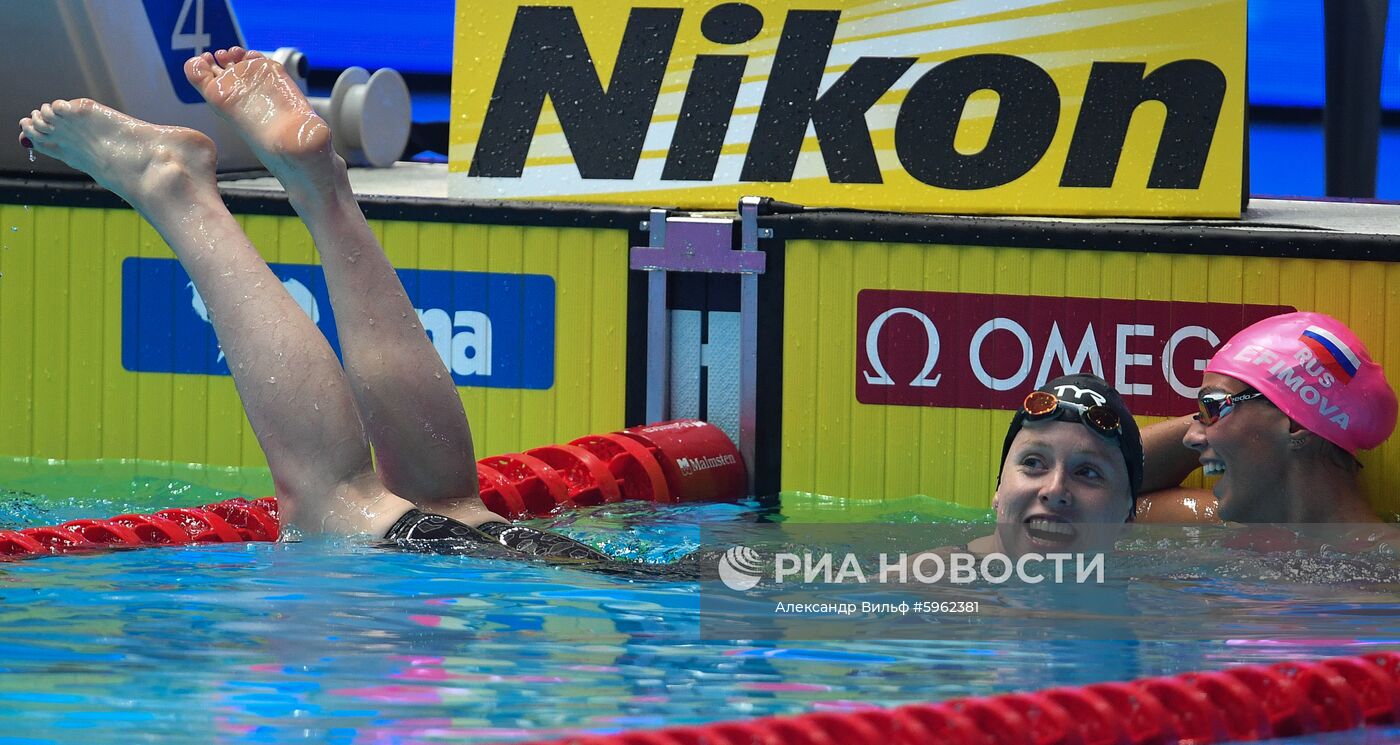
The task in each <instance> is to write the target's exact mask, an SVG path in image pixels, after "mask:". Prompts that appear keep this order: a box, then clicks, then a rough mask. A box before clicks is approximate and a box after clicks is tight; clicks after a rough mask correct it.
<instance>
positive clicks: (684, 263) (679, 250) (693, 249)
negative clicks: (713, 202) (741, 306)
mask: <svg viewBox="0 0 1400 745" xmlns="http://www.w3.org/2000/svg"><path fill="white" fill-rule="evenodd" d="M664 244H665V245H664V246H663V247H662V248H656V247H652V246H633V247H632V254H631V259H632V260H631V267H632V268H633V269H645V270H654V269H661V270H665V271H670V272H713V273H719V274H763V272H764V270H765V269H766V268H767V266H768V263H767V255H766V254H764V252H762V251H736V250H734V248H733V245H734V221H733V220H729V219H722V220H716V219H707V218H695V217H673V218H670V219H669V220H667V221H666V238H665V241H664Z"/></svg>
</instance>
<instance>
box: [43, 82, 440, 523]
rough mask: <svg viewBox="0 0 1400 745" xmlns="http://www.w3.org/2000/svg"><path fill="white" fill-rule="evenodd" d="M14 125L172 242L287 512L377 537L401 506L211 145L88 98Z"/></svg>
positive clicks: (344, 385)
mask: <svg viewBox="0 0 1400 745" xmlns="http://www.w3.org/2000/svg"><path fill="white" fill-rule="evenodd" d="M20 128H21V131H22V134H21V137H22V138H24V139H27V140H28V141H29V142H30V143H32V145H33V147H34V149H35V150H36V151H38V152H39V153H42V154H44V155H48V156H51V157H54V158H57V159H59V160H61V161H63V162H64V163H67V164H68V165H70V166H73V167H74V168H77V169H78V170H80V171H83V172H84V173H87V174H88V175H90V176H92V177H93V178H94V179H95V180H96V181H97V183H99V184H101V185H102V186H104V187H106V188H108V189H110V190H112V191H113V192H116V194H117V195H118V196H120V197H121V198H122V199H125V200H126V201H127V202H129V203H130V204H131V205H132V206H133V207H134V208H136V210H137V211H138V212H139V213H140V214H141V215H142V216H144V217H145V218H146V219H147V220H148V221H149V222H150V223H151V225H152V226H154V227H155V229H156V230H157V231H158V232H159V233H160V235H161V237H162V238H164V239H165V241H166V243H168V244H169V245H170V247H171V248H172V249H173V250H174V251H175V255H176V256H177V257H178V258H179V260H180V264H181V265H182V266H183V267H184V268H185V271H186V272H187V273H188V274H189V275H190V278H191V279H193V280H194V284H195V288H196V289H197V290H198V291H199V294H200V296H201V297H202V298H203V299H204V302H205V305H206V306H207V307H208V309H209V315H210V320H211V321H212V323H213V324H214V330H215V333H216V334H217V335H218V338H219V342H220V344H221V345H222V347H223V350H224V353H225V355H226V356H227V359H228V363H229V369H230V371H231V372H232V373H233V379H234V384H235V386H236V387H237V389H238V394H239V396H240V397H241V398H242V401H243V406H244V408H245V410H246V411H247V414H248V420H249V422H250V423H251V424H252V426H253V431H254V433H255V434H256V435H257V438H258V443H259V444H260V445H261V446H262V448H263V451H264V452H265V453H266V454H267V459H268V464H269V466H270V467H271V469H272V476H273V481H274V483H275V485H276V491H277V496H278V497H279V498H280V499H281V501H282V505H283V508H284V510H285V511H286V513H287V515H288V518H289V520H292V521H295V522H296V524H297V525H298V526H300V527H301V528H302V529H304V530H309V531H312V532H317V531H324V532H332V533H341V534H352V533H359V532H370V533H373V534H375V535H382V534H383V532H384V531H385V530H387V529H388V527H389V526H390V525H392V524H393V522H394V521H395V520H397V519H398V518H399V517H400V516H401V515H402V514H403V513H404V512H406V511H407V510H408V509H409V508H410V507H411V506H412V505H411V504H409V503H408V502H407V501H405V500H403V499H400V498H399V497H398V496H396V495H395V494H394V493H392V491H391V490H389V489H386V488H385V487H384V485H383V484H382V483H381V482H380V480H379V479H378V478H377V477H376V476H375V473H374V470H373V466H372V462H371V459H370V451H369V443H368V441H367V437H366V434H365V430H364V428H363V426H362V425H361V423H360V418H359V413H358V412H357V410H356V407H355V401H354V398H353V396H352V395H351V391H350V385H349V383H348V381H347V380H346V377H345V375H344V373H343V371H342V370H341V367H340V363H339V361H338V360H337V359H336V357H335V354H334V352H332V351H331V348H330V345H329V344H327V343H326V340H325V337H324V336H322V335H321V333H320V331H319V330H318V329H317V328H316V326H315V324H313V323H312V322H311V319H310V318H308V317H307V316H306V314H305V313H304V312H302V310H301V308H300V307H299V306H298V305H297V304H296V301H295V300H293V299H292V297H291V296H290V295H289V294H288V293H287V291H286V289H285V288H283V286H282V283H281V282H280V281H279V280H278V279H277V277H276V276H275V275H274V274H273V272H272V270H271V269H270V268H269V267H268V266H267V263H266V262H265V261H263V259H262V257H261V256H260V255H259V254H258V252H257V249H255V248H254V247H253V245H252V243H251V242H249V240H248V238H247V236H246V235H244V234H243V231H242V229H241V228H240V227H239V225H238V223H237V222H236V221H235V220H234V218H233V215H231V214H229V211H228V208H227V207H225V206H224V202H223V199H222V197H221V196H220V194H219V191H218V187H217V186H216V184H215V181H214V160H215V155H214V143H213V142H212V141H210V140H209V138H208V137H206V136H204V135H203V134H200V133H199V132H196V131H194V130H190V129H185V128H182V127H162V126H157V125H153V124H150V123H148V122H144V121H141V120H139V119H135V118H132V117H130V116H127V115H125V114H122V113H121V112H118V111H116V110H114V109H111V108H108V107H106V106H103V105H101V104H99V103H96V102H95V101H92V100H89V99H77V100H73V101H64V100H59V101H54V102H52V103H50V104H44V106H43V107H41V108H40V109H36V110H35V111H34V112H33V114H31V116H29V117H26V118H24V119H22V120H20Z"/></svg>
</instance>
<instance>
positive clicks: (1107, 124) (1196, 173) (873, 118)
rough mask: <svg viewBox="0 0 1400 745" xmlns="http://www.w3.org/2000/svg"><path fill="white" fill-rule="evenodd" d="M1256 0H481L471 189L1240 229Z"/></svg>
mask: <svg viewBox="0 0 1400 745" xmlns="http://www.w3.org/2000/svg"><path fill="white" fill-rule="evenodd" d="M1245 16H1246V11H1245V0H999V1H997V2H990V1H989V0H924V1H923V2H908V1H907V0H875V1H874V2H871V1H870V0H800V1H799V0H753V1H751V2H746V3H735V2H730V3H718V2H714V1H713V0H710V1H707V2H701V1H699V0H668V1H667V2H665V3H645V2H635V3H625V2H618V0H556V1H555V2H552V3H550V4H547V5H545V4H530V3H518V2H494V1H493V2H487V1H486V0H458V4H457V30H456V51H455V57H456V58H455V61H454V65H453V90H452V133H451V143H452V144H451V153H450V169H451V193H452V195H453V196H456V197H464V198H478V199H501V198H505V199H545V200H567V201H585V202H606V203H622V204H639V205H676V206H681V207H686V208H696V209H705V208H720V209H733V207H734V205H735V204H736V202H737V200H738V199H739V197H741V196H744V195H751V194H761V195H765V196H771V197H775V198H777V199H780V200H784V201H790V202H796V203H798V204H803V205H806V206H835V207H851V208H862V209H879V210H899V211H911V212H942V213H969V214H1038V215H1086V216H1088V215H1094V216H1198V217H1238V216H1239V213H1240V204H1241V180H1242V173H1243V169H1244V162H1243V158H1244V137H1245V124H1244V107H1245V20H1246V18H1245Z"/></svg>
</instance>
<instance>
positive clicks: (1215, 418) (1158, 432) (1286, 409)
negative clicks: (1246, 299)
mask: <svg viewBox="0 0 1400 745" xmlns="http://www.w3.org/2000/svg"><path fill="white" fill-rule="evenodd" d="M1197 404H1198V406H1199V408H1200V412H1199V413H1198V414H1196V415H1194V416H1192V417H1182V418H1180V419H1175V420H1172V421H1169V422H1163V423H1161V424H1157V425H1153V426H1151V427H1148V428H1147V429H1146V430H1144V432H1143V441H1144V446H1145V448H1146V449H1147V451H1148V457H1147V467H1148V469H1149V471H1151V470H1154V469H1155V470H1157V472H1158V473H1161V474H1171V473H1175V474H1178V475H1179V476H1183V477H1184V476H1185V475H1186V473H1188V472H1190V471H1191V470H1194V469H1195V467H1196V464H1197V462H1199V464H1200V465H1201V466H1202V467H1203V468H1204V470H1205V474H1206V475H1207V476H1218V477H1219V480H1218V481H1216V483H1215V489H1214V491H1215V496H1216V498H1217V499H1218V500H1219V508H1218V509H1219V512H1218V514H1219V516H1220V518H1222V519H1224V520H1230V521H1235V522H1250V523H1317V522H1373V521H1377V520H1379V519H1380V518H1379V517H1377V515H1376V513H1375V511H1374V510H1372V509H1371V506H1370V503H1369V501H1368V500H1367V499H1366V495H1365V493H1364V492H1363V491H1362V488H1361V483H1360V481H1359V479H1358V472H1359V470H1360V464H1359V463H1358V462H1357V460H1356V453H1357V451H1359V450H1369V449H1371V448H1374V447H1376V446H1378V445H1380V444H1381V443H1382V442H1384V441H1385V439H1386V438H1387V437H1389V436H1390V433H1391V431H1392V430H1394V429H1395V419H1396V398H1395V392H1394V391H1393V390H1392V389H1391V387H1390V384H1389V383H1387V382H1386V379H1385V374H1384V372H1383V371H1382V370H1381V367H1380V365H1379V364H1377V363H1376V362H1375V361H1374V360H1373V359H1372V358H1371V355H1370V353H1369V352H1368V351H1367V350H1366V346H1365V345H1364V344H1362V342H1361V340H1360V339H1359V338H1357V336H1356V335H1355V334H1353V333H1352V332H1351V329H1348V328H1347V327H1346V326H1345V325H1344V324H1342V323H1341V322H1340V321H1338V320H1337V319H1335V318H1332V317H1330V316H1326V315H1323V314H1321V313H1287V314H1284V315H1280V316H1274V317H1272V318H1266V319H1264V320H1262V321H1259V322H1258V323H1255V324H1254V325H1252V326H1250V327H1248V328H1246V329H1244V330H1243V331H1241V332H1239V333H1238V334H1236V335H1235V336H1234V337H1233V338H1231V339H1230V340H1229V341H1228V342H1226V343H1225V345H1224V346H1222V347H1221V348H1220V349H1218V350H1216V353H1215V356H1214V357H1212V358H1211V360H1210V362H1209V363H1208V364H1207V365H1206V370H1205V377H1204V378H1203V379H1202V381H1201V389H1200V392H1199V394H1198V397H1197ZM1178 438H1179V440H1180V442H1181V443H1182V444H1183V445H1185V448H1189V450H1188V449H1184V448H1181V447H1178V446H1176V445H1175V444H1174V443H1175V441H1176V440H1177V439H1178ZM1179 480H1180V479H1177V481H1179ZM1149 481H1153V482H1156V483H1161V482H1162V481H1169V479H1149ZM1181 491H1182V492H1185V491H1186V490H1181ZM1181 496H1182V494H1180V493H1178V494H1176V495H1175V497H1176V499H1178V500H1179V499H1180V498H1181Z"/></svg>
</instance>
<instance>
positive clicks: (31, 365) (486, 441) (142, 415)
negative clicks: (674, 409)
mask: <svg viewBox="0 0 1400 745" xmlns="http://www.w3.org/2000/svg"><path fill="white" fill-rule="evenodd" d="M237 219H238V220H239V222H240V223H241V224H242V225H243V228H244V230H245V231H246V232H247V234H248V236H249V237H250V238H251V239H252V241H253V243H254V245H256V246H257V247H258V249H259V250H260V251H261V252H262V254H263V256H264V258H266V259H267V260H268V261H269V262H270V263H287V264H315V263H317V257H316V254H315V250H314V246H313V244H312V241H311V237H310V235H309V234H308V232H307V231H306V229H305V227H304V226H303V225H302V223H301V222H300V220H298V219H297V218H295V217H282V216H274V215H238V216H237ZM370 226H371V227H372V229H373V230H374V232H375V234H376V235H377V236H378V237H379V239H380V240H381V241H382V242H383V244H384V247H385V251H386V252H387V253H388V256H389V260H390V261H391V262H392V263H393V264H394V266H395V267H398V268H401V269H426V270H451V271H473V272H498V273H528V274H542V275H548V276H550V277H552V278H553V279H554V281H555V292H556V294H555V299H556V305H555V343H556V349H555V354H554V364H555V370H554V384H553V386H552V387H550V388H548V389H545V390H514V389H505V388H476V387H461V388H459V389H458V391H459V393H460V394H461V397H462V401H463V403H464V405H465V406H466V410H467V415H468V419H469V421H470V422H471V426H472V433H473V438H474V445H475V448H476V454H477V456H478V457H485V456H487V455H492V454H497V453H508V452H517V451H520V450H523V449H527V448H531V447H537V446H540V445H547V444H551V443H556V442H564V441H568V440H570V439H573V438H575V437H579V436H581V435H585V434H588V433H591V432H598V431H611V430H616V429H620V428H621V427H622V426H623V424H624V421H623V419H624V415H623V405H624V398H625V391H624V385H625V380H626V375H625V363H626V333H625V326H626V310H627V258H626V251H627V245H628V241H627V234H626V232H625V231H619V230H607V229H593V228H555V227H522V226H516V225H470V224H458V223H446V222H412V221H398V220H371V221H370ZM132 256H138V257H146V258H165V259H169V258H173V254H172V253H171V251H170V249H169V247H168V246H166V244H165V242H164V241H163V240H162V239H161V237H160V236H159V235H158V234H157V233H156V232H155V231H154V230H153V229H152V228H151V227H150V226H149V225H148V224H147V223H146V222H145V221H144V220H143V219H141V217H140V216H139V215H137V214H136V213H135V212H134V211H132V210H127V209H117V208H84V207H58V206H24V205H10V204H6V205H0V456H15V457H37V458H55V459H67V460H95V459H141V460H153V461H174V462H181V463H205V464H210V465H219V466H258V467H261V466H265V465H266V459H265V458H264V457H263V454H262V450H261V449H260V448H259V447H258V443H257V440H256V438H255V437H254V435H253V432H252V430H251V428H250V427H249V425H248V421H247V417H246V416H245V415H244V413H243V407H242V405H241V403H240V402H239V399H238V394H237V392H236V391H235V389H234V386H233V378H231V377H229V376H219V375H185V374H166V373H135V372H131V371H128V370H126V369H125V368H124V367H123V366H122V306H121V304H122V287H121V283H122V262H123V261H124V260H125V259H126V258H128V257H132Z"/></svg>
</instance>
